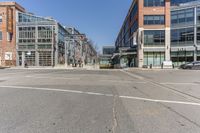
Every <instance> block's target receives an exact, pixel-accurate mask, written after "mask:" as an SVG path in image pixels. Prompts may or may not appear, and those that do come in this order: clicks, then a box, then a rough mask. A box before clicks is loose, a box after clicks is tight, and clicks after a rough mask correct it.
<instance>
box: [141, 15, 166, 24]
mask: <svg viewBox="0 0 200 133" xmlns="http://www.w3.org/2000/svg"><path fill="white" fill-rule="evenodd" d="M164 24H165V16H164V15H145V16H144V25H164Z"/></svg>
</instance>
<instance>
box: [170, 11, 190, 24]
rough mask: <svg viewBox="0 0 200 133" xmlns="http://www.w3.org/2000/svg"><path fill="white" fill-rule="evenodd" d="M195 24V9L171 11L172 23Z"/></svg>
mask: <svg viewBox="0 0 200 133" xmlns="http://www.w3.org/2000/svg"><path fill="white" fill-rule="evenodd" d="M191 24H194V9H193V8H191V9H184V10H177V11H172V12H171V25H172V26H177V25H191Z"/></svg>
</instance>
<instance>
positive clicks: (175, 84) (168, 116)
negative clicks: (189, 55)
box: [0, 69, 200, 133]
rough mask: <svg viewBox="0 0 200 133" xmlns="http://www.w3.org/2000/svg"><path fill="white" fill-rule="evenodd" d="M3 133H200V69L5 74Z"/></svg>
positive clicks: (0, 108)
mask: <svg viewBox="0 0 200 133" xmlns="http://www.w3.org/2000/svg"><path fill="white" fill-rule="evenodd" d="M0 133H200V71H183V70H139V69H133V70H97V71H93V70H91V71H88V70H59V69H24V70H23V69H21V70H20V69H4V70H0Z"/></svg>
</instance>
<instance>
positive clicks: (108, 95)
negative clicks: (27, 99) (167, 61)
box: [0, 86, 200, 106]
mask: <svg viewBox="0 0 200 133" xmlns="http://www.w3.org/2000/svg"><path fill="white" fill-rule="evenodd" d="M0 88H10V89H24V90H40V91H56V92H68V93H75V94H87V95H95V96H106V97H119V98H123V99H132V100H138V101H148V102H156V103H170V104H181V105H193V106H200V103H194V102H182V101H169V100H157V99H149V98H142V97H133V96H117V95H112V94H103V93H95V92H84V91H76V90H65V89H55V88H38V87H24V86H0Z"/></svg>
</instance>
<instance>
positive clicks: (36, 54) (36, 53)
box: [35, 51, 39, 66]
mask: <svg viewBox="0 0 200 133" xmlns="http://www.w3.org/2000/svg"><path fill="white" fill-rule="evenodd" d="M35 66H39V52H38V51H35Z"/></svg>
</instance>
